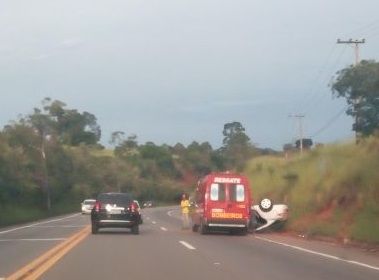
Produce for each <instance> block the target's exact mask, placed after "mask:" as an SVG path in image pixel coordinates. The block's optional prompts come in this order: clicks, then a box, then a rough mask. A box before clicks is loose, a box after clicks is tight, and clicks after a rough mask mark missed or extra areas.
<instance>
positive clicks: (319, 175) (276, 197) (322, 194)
mask: <svg viewBox="0 0 379 280" xmlns="http://www.w3.org/2000/svg"><path fill="white" fill-rule="evenodd" d="M378 166H379V140H378V139H375V138H368V139H365V140H364V141H362V142H361V143H359V144H358V145H357V144H355V143H345V144H338V145H328V146H320V147H318V148H315V149H313V150H310V151H307V152H305V153H303V154H300V153H297V154H295V155H292V156H290V157H287V158H286V157H282V156H280V157H278V156H275V157H273V156H264V157H257V158H254V159H252V160H251V161H249V163H248V165H247V167H246V169H245V171H244V173H245V174H246V175H247V176H248V177H249V179H250V182H251V188H252V193H253V196H254V200H256V201H257V202H258V201H259V200H260V199H262V198H264V197H269V198H271V199H272V200H273V202H274V203H285V204H287V205H289V209H290V215H289V220H288V221H287V223H286V224H285V229H286V230H289V231H292V232H296V233H298V234H301V235H306V236H316V235H317V236H329V237H335V238H338V239H340V240H341V241H342V242H347V241H366V242H374V243H379V172H378Z"/></svg>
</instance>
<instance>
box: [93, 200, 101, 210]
mask: <svg viewBox="0 0 379 280" xmlns="http://www.w3.org/2000/svg"><path fill="white" fill-rule="evenodd" d="M100 207H101V204H100V201H96V203H95V205H94V206H93V209H95V212H99V211H100Z"/></svg>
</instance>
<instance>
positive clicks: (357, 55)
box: [337, 39, 366, 143]
mask: <svg viewBox="0 0 379 280" xmlns="http://www.w3.org/2000/svg"><path fill="white" fill-rule="evenodd" d="M365 42H366V41H365V39H361V40H358V39H355V40H353V39H349V40H347V41H346V40H341V39H338V40H337V44H353V45H354V49H355V66H357V65H358V64H359V44H364V43H365ZM360 103H361V97H357V98H356V99H355V102H354V107H355V143H358V142H359V133H358V132H357V126H358V122H359V116H358V115H359V113H358V111H359V106H360Z"/></svg>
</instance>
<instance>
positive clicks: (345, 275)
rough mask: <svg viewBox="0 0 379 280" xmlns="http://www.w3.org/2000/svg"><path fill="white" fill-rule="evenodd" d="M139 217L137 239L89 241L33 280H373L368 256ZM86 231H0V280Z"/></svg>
mask: <svg viewBox="0 0 379 280" xmlns="http://www.w3.org/2000/svg"><path fill="white" fill-rule="evenodd" d="M143 211H144V212H143V215H144V224H142V225H141V226H140V234H139V235H133V234H131V233H130V230H123V229H114V230H110V229H104V230H100V233H99V234H97V235H91V234H89V235H88V236H86V237H85V238H84V239H83V240H81V241H80V242H78V243H77V244H76V246H75V247H73V248H72V249H71V250H70V251H69V252H68V253H67V254H65V255H63V256H62V258H61V259H60V260H59V261H57V262H56V263H55V264H54V265H53V266H52V267H51V268H50V269H48V270H47V271H46V272H45V273H44V274H42V276H41V277H40V278H39V279H54V280H59V279H151V278H154V279H155V280H161V279H165V280H166V279H181V280H185V279H191V280H193V279H217V280H224V279H225V280H226V279H265V280H266V279H280V280H283V279H284V280H285V279H291V280H293V279H307V280H312V279H344V280H345V279H346V280H348V279H354V280H356V279H365V280H366V279H367V280H368V279H379V258H378V256H375V255H370V254H369V253H366V252H357V251H354V250H352V249H348V248H342V247H339V246H331V245H330V244H325V243H320V242H309V241H306V240H301V239H291V238H289V237H285V236H281V235H272V234H265V235H263V234H255V235H247V236H234V235H229V234H225V233H214V234H207V235H201V234H199V233H193V232H191V231H187V230H186V231H184V230H181V223H180V219H179V209H178V207H157V208H146V209H143ZM89 224H90V222H89V217H88V216H85V215H84V216H83V215H80V214H79V215H71V216H69V217H66V218H65V219H55V220H52V221H49V222H47V221H45V222H44V223H39V224H38V223H36V224H34V225H31V226H28V227H22V228H18V229H13V230H9V231H2V232H0V238H1V240H0V263H1V265H0V277H1V276H2V277H5V276H8V275H10V274H11V273H13V272H15V271H16V270H17V269H18V268H21V267H22V266H24V265H25V264H26V263H27V262H29V261H31V260H32V259H33V258H36V257H37V256H38V255H41V254H42V253H43V252H45V251H47V250H49V249H51V248H52V247H54V246H55V245H57V244H60V243H62V242H64V240H67V239H68V238H69V237H70V236H71V235H73V234H74V233H76V232H79V231H82V230H85V228H86V227H88V225H89ZM5 249H7V250H11V251H10V252H12V253H10V254H5V253H4V250H5ZM3 260H5V262H3ZM3 264H5V265H3Z"/></svg>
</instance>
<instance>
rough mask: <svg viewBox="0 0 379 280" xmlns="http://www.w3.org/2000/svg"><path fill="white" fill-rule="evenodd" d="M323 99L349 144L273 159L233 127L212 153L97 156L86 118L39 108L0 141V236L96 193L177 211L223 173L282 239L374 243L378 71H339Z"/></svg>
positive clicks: (106, 151) (160, 149)
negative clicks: (272, 206) (344, 119)
mask: <svg viewBox="0 0 379 280" xmlns="http://www.w3.org/2000/svg"><path fill="white" fill-rule="evenodd" d="M332 91H333V93H334V94H335V95H336V96H337V97H342V98H346V101H347V104H348V109H347V111H346V113H347V114H348V115H351V116H352V117H353V118H354V119H355V120H356V122H355V124H354V126H353V130H354V131H355V132H356V133H357V135H359V137H358V138H357V140H359V142H358V143H345V144H336V145H317V147H313V141H312V139H297V140H296V141H295V143H287V144H284V145H283V151H273V150H271V149H260V148H257V147H255V146H254V145H253V144H252V143H251V141H250V138H249V137H248V135H247V134H246V132H245V128H244V127H243V125H242V124H241V123H239V122H238V121H232V122H229V123H226V124H225V125H224V127H223V128H220V137H222V140H223V141H222V143H223V144H222V146H221V147H218V148H214V147H212V146H211V145H210V143H208V142H203V143H198V142H196V141H193V142H192V143H191V144H189V145H187V146H185V145H183V144H182V143H177V144H175V145H174V146H169V145H165V144H164V145H156V144H154V143H153V142H146V143H139V142H138V137H137V135H126V134H125V133H124V132H123V131H115V132H114V133H112V135H111V136H110V141H109V144H110V147H104V146H103V145H102V144H100V138H101V128H100V126H99V125H98V124H97V119H96V117H95V116H94V115H93V114H91V113H89V112H80V111H78V110H77V109H70V108H67V105H66V104H65V103H63V102H62V101H59V100H51V99H50V98H45V99H44V100H43V101H42V104H41V106H40V107H38V108H34V109H33V110H32V113H30V114H27V115H25V116H20V117H19V119H18V120H15V121H12V122H10V123H9V125H6V126H5V127H4V128H3V130H2V131H0V226H7V225H11V224H16V223H21V222H26V221H32V220H35V219H38V218H42V217H49V216H55V215H59V214H65V213H73V212H79V211H80V202H81V201H82V200H83V199H88V198H94V197H95V196H96V194H97V193H99V192H100V191H113V192H129V193H131V194H132V195H133V197H134V198H135V199H138V200H139V201H140V202H141V203H142V204H143V202H144V201H154V203H155V204H178V203H179V201H180V197H181V194H182V193H183V192H185V193H188V194H191V193H192V192H193V191H194V189H195V187H196V185H197V181H198V179H199V178H200V177H202V176H204V175H206V174H208V173H210V172H217V171H227V170H228V171H231V172H237V173H244V174H245V175H247V177H248V178H249V179H250V183H251V188H252V192H253V197H254V199H255V201H256V202H258V201H259V200H260V199H261V198H263V197H268V198H271V199H273V201H274V202H275V203H286V204H287V205H288V206H289V209H290V215H289V220H288V222H287V223H286V224H285V229H286V230H289V231H293V232H298V233H299V234H302V235H308V236H315V235H319V236H321V235H323V236H330V237H335V238H339V239H341V240H342V241H344V242H345V241H348V240H355V241H364V242H374V243H379V172H378V171H377V170H378V167H379V137H378V136H379V134H378V133H379V132H378V131H379V63H377V62H374V61H362V62H361V63H359V64H358V65H357V66H351V67H349V68H347V69H343V70H342V71H340V72H339V73H338V77H337V79H336V80H335V83H334V84H333V85H332Z"/></svg>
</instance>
